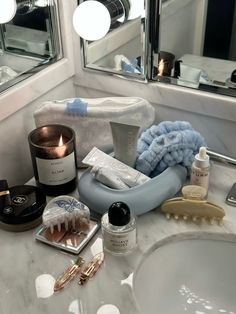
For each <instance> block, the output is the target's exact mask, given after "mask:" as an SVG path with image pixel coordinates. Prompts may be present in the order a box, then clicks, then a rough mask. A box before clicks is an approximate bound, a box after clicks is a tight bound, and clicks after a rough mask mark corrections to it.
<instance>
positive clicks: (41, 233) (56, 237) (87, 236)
mask: <svg viewBox="0 0 236 314" xmlns="http://www.w3.org/2000/svg"><path fill="white" fill-rule="evenodd" d="M99 228H100V223H99V222H98V221H97V220H96V219H94V218H90V223H89V226H88V228H86V229H84V230H79V231H71V230H68V231H67V230H66V229H65V228H62V229H61V231H58V230H57V229H55V230H54V232H53V233H51V231H50V229H49V228H46V227H45V226H42V225H41V226H40V227H39V229H37V231H36V234H35V238H36V240H38V241H41V242H44V243H46V244H48V245H51V246H54V247H56V248H58V249H60V250H63V251H67V252H70V253H74V254H78V253H79V252H80V251H81V250H82V249H83V248H84V247H85V246H86V245H87V243H88V242H89V241H90V240H91V239H92V237H93V236H94V235H95V233H96V232H97V231H98V229H99Z"/></svg>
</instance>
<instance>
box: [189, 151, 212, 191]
mask: <svg viewBox="0 0 236 314" xmlns="http://www.w3.org/2000/svg"><path fill="white" fill-rule="evenodd" d="M209 170H210V160H209V156H208V155H207V153H206V147H200V149H199V153H198V154H196V155H195V157H194V161H193V164H192V169H191V177H190V182H191V184H193V185H199V186H202V187H203V188H205V189H206V192H208V187H209Z"/></svg>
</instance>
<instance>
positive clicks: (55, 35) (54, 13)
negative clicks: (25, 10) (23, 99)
mask: <svg viewBox="0 0 236 314" xmlns="http://www.w3.org/2000/svg"><path fill="white" fill-rule="evenodd" d="M49 12H50V17H51V18H50V25H49V27H50V33H51V44H52V47H53V48H52V52H53V54H50V56H49V57H48V58H47V59H43V57H42V61H41V62H39V63H38V64H37V65H35V66H34V67H32V68H31V69H28V70H25V71H23V72H21V73H19V75H17V76H16V77H14V78H12V79H10V80H9V81H7V82H5V83H4V84H2V85H0V94H1V93H2V92H4V91H6V90H7V89H9V88H10V87H13V86H15V85H17V84H18V83H19V82H21V81H23V80H25V79H27V78H29V77H30V76H32V75H34V74H36V73H38V72H40V71H41V70H43V69H45V68H47V67H48V66H49V65H52V64H54V63H55V62H57V61H59V60H60V59H62V58H63V49H62V38H61V27H60V20H59V5H58V0H53V1H50V2H49ZM3 25H4V24H3ZM0 39H1V41H2V49H3V51H5V52H6V53H7V54H8V55H10V56H11V57H14V56H16V57H17V58H23V57H25V58H26V56H25V55H21V54H20V53H16V52H11V51H8V50H7V49H6V50H5V49H4V34H3V28H2V25H1V24H0ZM28 58H34V56H33V55H32V56H28ZM35 58H36V57H35ZM38 59H41V57H39V56H38Z"/></svg>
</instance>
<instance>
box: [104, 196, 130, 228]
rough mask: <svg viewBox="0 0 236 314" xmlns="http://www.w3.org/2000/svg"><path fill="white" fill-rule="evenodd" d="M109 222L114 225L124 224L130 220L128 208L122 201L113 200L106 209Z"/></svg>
mask: <svg viewBox="0 0 236 314" xmlns="http://www.w3.org/2000/svg"><path fill="white" fill-rule="evenodd" d="M108 219H109V223H110V224H112V225H114V226H125V225H127V224H128V223H129V222H130V209H129V207H128V206H127V205H126V204H125V203H123V202H115V203H113V204H112V205H111V206H110V208H109V209H108Z"/></svg>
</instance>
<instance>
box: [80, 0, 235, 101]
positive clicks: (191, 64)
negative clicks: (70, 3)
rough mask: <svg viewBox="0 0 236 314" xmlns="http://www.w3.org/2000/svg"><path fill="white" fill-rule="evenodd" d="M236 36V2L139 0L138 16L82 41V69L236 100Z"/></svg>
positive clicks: (111, 1) (214, 0) (100, 0)
mask: <svg viewBox="0 0 236 314" xmlns="http://www.w3.org/2000/svg"><path fill="white" fill-rule="evenodd" d="M114 1H115V0H110V1H106V0H103V1H102V0H99V2H102V3H103V2H109V3H113V2H114ZM126 1H128V0H126ZM134 1H136V4H137V3H138V2H139V1H138V0H134ZM134 1H131V0H129V1H128V2H129V4H130V7H132V3H134ZM83 2H89V1H82V0H81V1H79V3H80V4H81V3H83ZM235 34H236V0H227V1H223V0H140V2H139V14H138V16H137V17H136V18H134V19H132V20H129V19H128V18H127V19H125V20H123V22H120V21H119V20H116V23H113V24H112V25H111V27H110V29H109V31H108V33H107V34H106V35H105V36H104V37H103V38H101V39H99V40H94V41H90V40H86V39H81V43H82V49H83V58H84V67H85V68H87V69H95V70H99V71H103V72H108V73H113V74H119V75H121V76H122V77H123V76H128V77H130V78H134V79H141V80H145V81H161V82H164V83H168V84H174V85H180V86H185V87H188V88H194V89H199V90H203V91H208V92H213V93H220V94H224V95H229V96H236V71H235V73H234V70H236V36H235Z"/></svg>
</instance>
